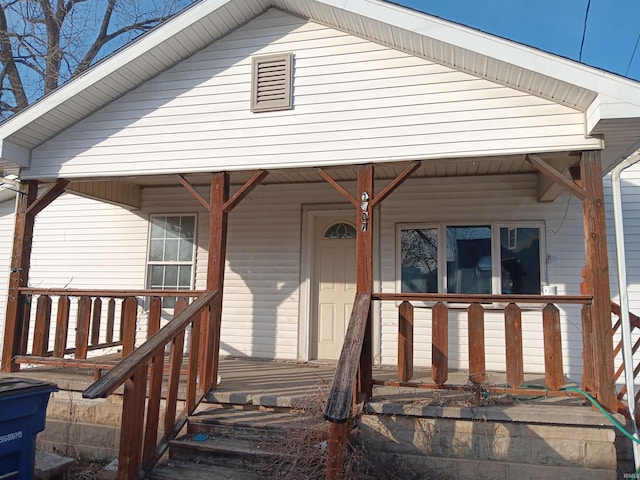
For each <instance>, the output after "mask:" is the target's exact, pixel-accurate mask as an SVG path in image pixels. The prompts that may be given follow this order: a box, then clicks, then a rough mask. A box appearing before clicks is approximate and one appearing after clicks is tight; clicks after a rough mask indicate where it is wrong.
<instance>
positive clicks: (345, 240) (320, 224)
mask: <svg viewBox="0 0 640 480" xmlns="http://www.w3.org/2000/svg"><path fill="white" fill-rule="evenodd" d="M314 232H315V238H314V265H313V272H314V275H313V298H314V301H313V319H314V321H313V322H312V325H313V343H312V345H313V346H314V350H315V351H314V355H313V356H314V357H315V358H316V359H321V360H337V359H338V358H339V357H340V350H341V349H342V342H343V340H344V334H345V332H346V330H347V326H348V324H349V318H350V316H351V309H352V307H353V301H354V298H355V293H356V240H355V228H354V227H353V215H345V216H344V217H316V219H315V227H314Z"/></svg>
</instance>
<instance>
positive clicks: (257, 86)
mask: <svg viewBox="0 0 640 480" xmlns="http://www.w3.org/2000/svg"><path fill="white" fill-rule="evenodd" d="M292 65H293V54H291V53H285V54H283V55H271V56H268V57H253V70H252V77H251V80H252V81H251V111H252V112H267V111H274V110H289V109H290V108H292V106H293V102H292V98H291V97H292V95H291V77H292V75H291V70H292V68H291V67H292Z"/></svg>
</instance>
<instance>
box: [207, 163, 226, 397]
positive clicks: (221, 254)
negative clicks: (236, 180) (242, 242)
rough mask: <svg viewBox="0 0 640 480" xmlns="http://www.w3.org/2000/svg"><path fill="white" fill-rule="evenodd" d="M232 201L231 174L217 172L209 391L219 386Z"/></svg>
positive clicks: (213, 180)
mask: <svg viewBox="0 0 640 480" xmlns="http://www.w3.org/2000/svg"><path fill="white" fill-rule="evenodd" d="M228 200H229V174H228V173H227V172H221V173H216V174H215V175H213V177H212V178H211V193H210V202H209V204H210V205H211V209H210V215H209V258H208V261H207V290H209V291H212V290H217V291H218V295H217V296H216V298H215V299H214V301H213V302H212V304H211V308H210V310H209V322H208V324H207V326H206V327H205V333H204V335H205V342H204V345H203V348H204V349H205V354H204V358H205V365H204V378H205V387H206V390H207V391H208V390H210V389H211V388H213V387H215V385H216V378H217V376H218V367H219V362H220V327H221V324H222V296H223V295H222V294H223V287H224V268H225V259H226V255H227V223H228V218H229V213H228V212H227V211H225V209H224V205H225V204H226V203H227V201H228Z"/></svg>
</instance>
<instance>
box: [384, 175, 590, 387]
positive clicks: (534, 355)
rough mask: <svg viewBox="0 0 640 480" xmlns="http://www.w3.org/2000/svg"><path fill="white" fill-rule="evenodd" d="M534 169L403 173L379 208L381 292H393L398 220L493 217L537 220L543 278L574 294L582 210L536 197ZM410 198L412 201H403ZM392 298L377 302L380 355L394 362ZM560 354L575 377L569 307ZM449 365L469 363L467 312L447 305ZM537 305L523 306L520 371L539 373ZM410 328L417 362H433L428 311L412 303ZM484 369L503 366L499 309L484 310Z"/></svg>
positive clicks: (575, 327)
mask: <svg viewBox="0 0 640 480" xmlns="http://www.w3.org/2000/svg"><path fill="white" fill-rule="evenodd" d="M536 198H537V178H536V176H535V175H511V176H501V177H464V178H455V179H452V178H447V179H426V180H413V179H412V180H408V181H407V182H405V183H404V184H403V185H402V187H401V188H400V189H398V191H397V192H396V193H394V194H393V195H392V196H391V197H389V198H388V199H387V200H386V201H385V202H384V204H383V205H382V207H381V238H380V265H381V287H382V291H384V292H395V291H396V283H395V281H396V254H397V252H396V248H397V247H396V225H397V224H399V223H415V222H424V223H438V222H450V223H452V222H455V223H465V222H468V223H470V224H475V223H478V222H496V221H500V222H502V221H504V222H508V221H543V222H544V224H545V230H546V253H547V266H546V268H547V278H546V279H543V282H548V283H549V284H552V285H557V286H558V293H559V294H560V295H562V294H576V293H579V284H580V281H581V277H580V274H581V269H582V265H584V246H583V245H584V240H583V236H582V209H581V207H580V205H579V202H577V201H575V200H572V201H569V200H570V199H569V197H568V196H564V195H563V196H561V197H560V198H558V199H557V200H556V201H555V202H553V203H539V202H537V200H536ZM408 205H412V206H414V207H413V208H407V206H408ZM565 212H566V215H565ZM397 317H398V312H397V305H396V304H395V303H394V302H383V303H382V306H381V338H380V343H381V352H380V354H381V362H382V363H383V364H395V363H396V361H397V329H398V326H397ZM562 319H563V324H562V335H563V339H562V341H563V355H564V359H565V365H566V367H565V368H566V371H565V373H566V374H568V375H570V376H571V377H572V378H574V379H579V378H580V375H581V372H582V369H581V344H582V340H581V322H580V317H579V313H578V311H576V309H575V308H563V309H562ZM449 322H450V323H449V366H450V368H459V369H466V368H467V367H468V336H467V317H466V311H464V310H452V311H451V312H450V317H449ZM541 323H542V318H541V312H539V311H531V312H525V313H523V317H522V330H523V339H524V341H523V349H524V356H525V370H526V371H528V372H534V373H535V372H544V351H543V348H542V345H543V339H542V328H541ZM416 325H417V326H418V327H417V328H416V332H415V334H414V342H415V359H414V362H415V364H416V365H420V366H430V364H431V316H430V310H428V309H424V308H419V309H417V310H416ZM485 343H486V352H487V357H486V361H487V368H488V369H491V370H498V371H500V370H502V371H503V370H504V369H505V364H504V355H505V345H504V316H503V314H502V312H501V311H492V310H487V312H486V314H485Z"/></svg>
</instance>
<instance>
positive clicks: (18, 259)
mask: <svg viewBox="0 0 640 480" xmlns="http://www.w3.org/2000/svg"><path fill="white" fill-rule="evenodd" d="M37 195H38V182H37V181H27V182H23V183H21V184H20V191H19V194H18V197H17V200H16V201H17V203H18V204H17V209H16V217H15V227H14V233H13V250H12V254H11V270H10V272H11V273H10V274H9V290H8V296H7V310H6V315H5V324H4V343H3V344H2V345H3V349H2V365H1V367H2V371H3V372H17V371H18V370H20V365H19V364H17V363H16V362H15V361H14V360H13V358H14V357H15V356H16V355H17V354H18V352H19V350H20V343H21V342H22V330H23V329H22V326H23V325H22V322H23V318H22V315H23V313H24V302H25V297H24V296H23V295H19V293H18V289H19V288H20V287H26V286H27V285H28V282H29V267H30V265H31V241H32V238H33V226H34V223H35V214H34V213H30V212H29V211H28V209H29V207H30V206H31V205H32V204H33V203H34V202H35V201H36V198H37Z"/></svg>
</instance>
